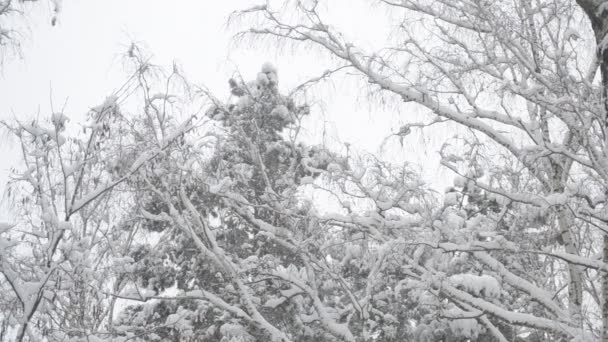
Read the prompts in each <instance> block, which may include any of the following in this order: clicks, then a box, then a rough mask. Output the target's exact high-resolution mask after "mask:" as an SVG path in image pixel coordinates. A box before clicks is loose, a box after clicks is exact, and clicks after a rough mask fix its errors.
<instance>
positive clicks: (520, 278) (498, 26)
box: [235, 0, 608, 340]
mask: <svg viewBox="0 0 608 342" xmlns="http://www.w3.org/2000/svg"><path fill="white" fill-rule="evenodd" d="M370 5H371V4H370ZM328 6H329V5H328V4H327V3H325V2H323V1H314V0H311V1H290V2H288V3H287V4H282V5H279V4H278V3H275V2H272V1H268V2H266V3H265V4H262V5H260V6H257V7H253V8H250V9H247V10H244V11H241V12H238V13H236V14H235V16H237V17H240V18H246V20H250V22H254V23H255V25H253V26H252V27H251V28H250V29H249V30H247V31H246V32H243V36H246V37H249V38H252V37H253V38H259V39H266V40H265V41H266V42H269V41H270V42H275V41H280V42H291V43H293V44H296V45H300V46H302V47H303V46H307V47H314V48H317V49H319V50H320V51H322V52H325V53H327V54H328V55H329V56H331V57H332V60H333V61H334V63H335V66H336V67H346V68H348V69H350V70H352V71H354V72H355V73H356V74H358V75H360V77H361V80H363V81H366V82H368V83H371V84H372V85H374V86H375V87H377V89H379V90H381V91H382V92H383V93H384V94H385V95H386V96H388V97H391V98H393V99H395V101H403V102H414V103H416V104H418V105H419V106H420V107H422V108H425V109H426V111H427V112H428V114H429V118H430V122H436V121H443V120H448V121H450V122H454V123H456V124H459V125H461V126H462V127H464V128H466V129H468V130H469V132H470V134H466V135H465V136H460V137H456V139H454V140H448V141H446V144H445V145H444V148H442V150H441V151H440V152H441V155H442V164H443V165H444V166H446V167H448V168H450V169H451V170H453V171H454V172H455V173H457V174H458V176H459V177H462V178H458V179H457V181H456V183H455V187H454V188H453V189H452V190H450V196H449V197H446V199H450V200H449V203H456V204H457V205H458V206H459V207H460V209H459V210H462V208H464V207H466V206H474V205H477V204H478V203H479V202H480V201H485V202H486V206H487V204H490V203H491V204H492V207H494V208H495V210H496V212H490V215H488V210H485V215H483V217H485V219H490V222H493V223H492V225H494V226H495V227H494V229H491V231H492V232H491V233H490V235H491V237H490V236H488V233H489V232H485V233H484V234H480V235H479V236H478V237H477V238H476V239H473V241H468V242H466V243H463V242H464V241H458V240H453V237H452V234H455V233H454V232H453V231H459V230H461V229H463V226H462V225H460V226H458V225H457V226H454V227H453V228H452V229H450V230H448V231H445V232H442V234H441V235H439V236H437V237H435V238H434V239H432V240H431V241H424V240H422V241H421V240H420V237H419V236H418V237H415V239H414V241H418V242H417V243H426V244H427V245H428V246H429V248H431V249H433V250H434V251H435V252H440V253H444V254H448V255H454V256H465V255H466V257H467V258H471V259H472V261H471V262H472V263H473V265H475V268H476V269H478V270H479V272H481V273H482V274H483V273H486V272H487V273H488V274H492V275H493V277H496V278H497V279H499V280H500V281H501V282H502V284H503V285H504V286H508V287H509V288H510V290H509V296H508V297H503V298H501V299H500V300H498V301H488V300H486V299H482V298H478V297H477V296H475V294H479V293H476V292H477V291H471V290H474V289H468V291H462V288H461V289H460V290H458V289H454V288H449V286H448V287H446V285H445V282H442V281H433V282H431V283H430V284H428V286H429V287H430V290H429V291H431V292H432V291H435V295H436V296H439V297H440V298H443V299H444V300H448V301H451V302H453V303H455V304H456V305H458V306H460V308H461V309H465V310H468V311H469V315H471V316H472V317H475V320H476V321H478V322H482V323H483V324H485V325H486V327H488V329H489V331H492V333H493V334H494V337H495V338H496V339H497V340H510V339H511V338H515V337H517V338H519V339H523V340H526V339H527V340H534V339H537V340H558V339H559V338H561V337H560V336H562V337H565V336H569V337H570V338H575V337H576V336H585V337H582V338H583V339H591V338H596V339H601V340H607V339H608V335H607V334H608V332H607V331H608V328H606V327H607V326H608V324H607V322H608V321H607V317H608V311H607V308H608V305H606V300H607V299H608V295H607V293H606V289H607V288H608V282H607V281H606V280H607V278H606V261H607V260H608V250H607V249H606V246H607V244H606V241H608V240H606V234H605V232H606V222H607V221H606V216H605V215H606V214H605V207H604V203H605V192H606V186H607V185H608V179H607V178H606V165H607V164H606V143H607V140H606V139H607V136H606V75H608V74H606V70H605V63H604V58H605V57H604V56H605V46H604V41H605V39H604V35H605V32H606V20H605V19H604V18H605V14H606V11H605V10H606V6H605V4H604V2H603V1H577V2H575V1H525V0H523V1H512V2H488V1H468V0H467V1H442V0H437V1H415V0H396V1H388V0H386V1H385V0H382V1H379V2H378V3H377V6H379V7H382V8H384V9H385V10H386V11H387V12H390V13H391V15H392V17H393V18H394V17H395V16H397V17H399V18H403V19H402V21H401V22H399V23H398V24H397V25H396V26H395V27H394V31H393V32H392V35H391V37H381V39H382V40H386V41H387V42H388V43H387V44H389V45H387V46H386V47H385V48H383V49H382V50H380V51H367V50H365V49H363V48H361V47H359V46H357V45H356V43H355V42H352V41H349V40H348V39H347V38H346V37H349V34H348V32H340V31H339V29H338V28H337V27H335V26H333V25H332V23H331V22H327V21H326V19H325V18H326V17H327V8H328ZM598 68H599V71H600V72H599V73H598ZM415 127H416V125H412V126H406V127H404V128H403V130H399V129H396V130H395V131H398V132H403V133H406V132H408V131H409V130H410V129H414V128H415ZM463 140H464V141H465V143H464V145H465V146H466V148H464V151H466V152H463V147H462V146H463V143H462V141H463ZM488 144H490V145H491V146H492V147H491V148H488V147H487V145H488ZM456 146H460V148H454V147H456ZM454 199H458V200H457V201H456V200H454ZM490 200H491V201H490ZM478 209H479V208H478ZM531 212H532V213H534V215H530V213H531ZM458 213H459V214H458V216H459V217H461V218H463V219H464V221H465V222H467V224H465V225H464V227H467V226H468V222H469V221H470V220H472V219H473V218H474V217H477V216H480V215H479V214H477V215H472V214H471V211H470V210H469V212H467V210H465V211H464V212H462V211H460V212H458ZM530 216H536V217H535V218H534V217H530ZM526 217H527V219H526ZM505 223H506V224H507V227H506V228H503V230H501V228H499V227H500V226H501V225H503V224H505ZM538 234H542V235H545V236H546V239H544V240H542V242H541V241H539V240H536V239H538ZM535 240H536V242H537V243H531V244H530V243H529V242H531V241H535ZM526 241H527V242H528V243H526ZM412 243H416V242H412ZM601 255H603V256H601ZM523 259H526V260H528V263H532V264H534V265H537V266H534V269H535V271H534V273H535V274H532V273H529V272H526V271H525V270H526V268H527V265H526V266H524V267H520V266H522V264H521V261H522V260H523ZM532 264H531V265H532ZM418 267H419V268H417V269H416V271H415V272H416V273H417V275H418V276H421V275H423V274H434V272H436V271H437V270H434V269H433V266H432V265H420V266H418ZM556 270H558V271H556ZM410 276H411V275H410ZM406 278H407V277H404V279H406ZM562 288H563V289H564V291H567V293H564V292H562ZM465 290H467V289H466V286H465ZM526 301H533V302H534V303H535V305H531V306H527V305H523V303H525V302H526ZM537 304H538V305H537ZM541 322H542V323H541ZM602 326H603V327H604V328H603V332H602ZM510 331H511V332H512V331H515V335H513V336H512V337H511V335H510V334H511V332H510Z"/></svg>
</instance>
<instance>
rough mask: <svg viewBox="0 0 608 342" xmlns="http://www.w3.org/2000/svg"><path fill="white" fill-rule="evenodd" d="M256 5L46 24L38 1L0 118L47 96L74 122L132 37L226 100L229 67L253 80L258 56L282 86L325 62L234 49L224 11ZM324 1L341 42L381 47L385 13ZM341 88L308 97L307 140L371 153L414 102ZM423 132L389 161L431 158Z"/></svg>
mask: <svg viewBox="0 0 608 342" xmlns="http://www.w3.org/2000/svg"><path fill="white" fill-rule="evenodd" d="M255 3H257V2H256V1H251V0H225V1H196V0H176V1H170V2H169V1H160V0H103V1H99V0H80V1H74V0H64V1H63V8H62V10H61V13H60V14H59V20H58V23H57V25H56V26H51V25H50V19H51V8H50V5H49V4H44V5H42V7H40V6H39V7H37V9H36V11H35V12H33V13H32V14H30V16H29V17H28V19H27V23H28V27H29V30H28V32H27V33H26V38H25V40H24V41H23V42H22V48H21V52H22V58H12V59H10V58H9V59H8V60H6V61H5V62H4V65H3V66H2V72H1V74H0V118H1V119H10V118H17V119H19V120H26V119H28V118H32V117H35V116H37V115H39V116H40V117H41V118H43V117H48V116H49V115H50V113H51V102H52V103H53V105H54V108H55V111H57V110H58V109H60V108H61V107H62V106H63V104H64V103H67V106H66V107H65V114H66V115H68V116H69V117H70V118H71V120H72V121H73V122H80V121H82V118H83V117H84V114H85V113H86V112H87V110H88V109H89V108H91V107H93V106H96V105H98V104H99V103H101V102H102V101H103V99H104V98H105V97H106V96H107V95H109V94H110V93H112V91H113V90H115V89H117V88H118V87H119V86H120V85H121V84H122V83H123V82H124V80H125V79H126V77H127V73H126V71H125V70H124V68H123V65H122V59H121V58H122V57H121V55H122V54H123V53H124V52H125V51H126V50H127V49H128V46H129V44H130V43H131V41H136V42H139V43H141V44H143V46H144V47H145V48H146V49H147V50H148V52H150V53H152V54H153V55H154V59H153V62H154V63H156V64H161V65H170V64H171V63H172V62H173V61H177V62H178V63H179V64H180V65H181V66H182V69H183V70H184V71H185V74H186V76H187V77H188V79H189V80H190V81H192V82H195V83H197V84H203V85H205V86H206V87H207V88H209V89H210V90H211V91H212V92H214V93H215V94H217V96H218V97H219V98H225V97H226V96H227V94H228V88H227V79H228V78H229V77H230V76H231V75H233V74H234V72H235V71H239V72H240V73H241V74H242V75H243V76H244V77H245V78H253V77H255V74H256V73H257V72H258V70H259V68H260V66H261V65H262V63H264V62H266V61H269V62H272V63H273V64H275V65H276V66H277V67H278V70H279V78H280V82H281V88H282V89H283V90H288V89H289V88H290V87H293V86H295V85H297V84H299V83H301V82H303V81H304V80H306V79H307V78H310V77H313V76H317V75H318V74H320V72H322V71H323V70H325V69H326V68H327V67H328V64H327V63H325V60H324V59H323V58H322V56H319V55H318V54H314V53H313V52H307V53H303V51H300V52H298V53H295V54H294V53H292V52H291V50H289V51H280V50H275V49H272V48H271V47H270V46H267V45H266V46H256V45H255V44H249V45H248V46H239V45H236V44H235V43H234V41H233V40H232V39H231V37H232V34H233V33H234V32H235V30H228V29H227V28H226V21H227V17H228V15H229V13H230V12H231V11H233V10H236V9H243V8H246V7H248V6H251V5H253V4H255ZM332 6H335V8H332V9H330V10H331V12H332V13H334V14H335V15H332V17H331V18H329V19H330V20H331V21H332V23H334V24H335V25H337V26H339V27H340V28H343V30H344V31H347V32H350V35H351V36H350V37H349V38H351V39H352V40H355V41H357V42H358V43H359V44H361V45H363V46H366V47H370V48H377V47H379V46H374V45H377V44H381V40H378V39H377V38H378V37H381V36H386V34H387V32H388V29H389V23H387V22H386V17H385V16H384V14H386V13H382V12H379V13H378V14H380V15H377V16H374V15H372V14H373V10H372V12H370V8H369V7H367V5H359V2H358V1H351V0H334V1H332ZM338 9H339V10H338ZM361 22H365V23H366V25H361ZM304 52H306V51H304ZM345 85H348V83H347V81H340V80H337V81H336V83H334V90H333V91H332V92H331V93H317V94H318V95H319V99H318V100H320V101H321V103H323V104H324V105H323V106H317V107H316V111H315V113H314V115H313V117H312V118H313V121H311V122H309V123H308V127H307V129H308V131H309V132H310V133H311V135H312V136H314V135H315V133H318V131H319V130H321V129H322V128H323V127H325V128H326V129H327V132H328V136H331V137H333V141H334V142H335V141H340V142H349V143H351V144H353V145H354V146H356V147H358V148H361V149H365V150H368V151H371V152H373V151H375V150H376V149H377V148H378V147H379V144H380V142H381V141H382V139H383V138H384V137H385V136H387V135H389V134H390V133H391V132H395V131H397V130H398V128H399V126H400V125H401V124H403V123H404V122H405V120H406V119H407V116H410V117H411V116H412V115H413V114H414V111H413V108H411V107H406V106H398V109H399V110H395V108H391V110H388V109H385V110H379V109H378V108H377V106H370V105H367V104H366V101H365V98H364V97H363V96H361V95H362V94H363V91H361V90H357V88H356V87H348V86H345ZM359 87H361V84H359ZM325 90H327V88H326V89H325ZM357 95H359V96H357ZM317 136H318V135H317ZM431 138H432V137H429V136H428V135H423V136H420V135H417V136H416V135H414V136H413V137H411V138H409V139H410V140H409V141H408V142H407V144H406V146H405V148H404V149H403V150H402V151H396V152H395V153H396V155H394V156H391V158H394V159H395V160H397V161H399V160H403V159H408V160H412V161H414V162H420V161H423V160H428V156H426V155H425V154H426V153H427V152H428V153H430V154H431V155H430V157H433V158H434V157H435V155H436V153H435V152H433V149H432V148H429V146H431V145H433V144H429V141H428V139H431ZM425 139H426V140H425ZM5 142H6V140H5V139H4V140H3V141H2V143H3V145H2V146H1V147H0V160H1V161H0V191H3V189H4V184H5V182H6V181H7V180H8V175H9V168H10V167H12V166H14V165H17V164H16V163H17V162H18V157H19V156H18V154H17V151H16V145H15V144H12V145H11V144H8V145H5V144H4V143H5ZM423 145H426V146H427V148H423ZM433 158H431V159H433ZM435 160H436V158H435ZM426 166H427V168H426V169H427V170H433V171H429V172H431V174H427V175H426V177H425V178H427V179H431V178H437V177H442V173H440V172H439V171H437V168H436V167H435V166H433V165H430V166H431V167H429V165H426ZM427 173H428V172H427ZM0 216H2V215H0ZM0 218H1V217H0Z"/></svg>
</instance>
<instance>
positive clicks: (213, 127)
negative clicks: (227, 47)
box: [0, 0, 608, 342]
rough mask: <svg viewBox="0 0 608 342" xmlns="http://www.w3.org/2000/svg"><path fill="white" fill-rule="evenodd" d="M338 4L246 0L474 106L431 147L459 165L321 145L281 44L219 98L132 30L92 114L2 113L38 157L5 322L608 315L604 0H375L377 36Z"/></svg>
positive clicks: (240, 323) (516, 329) (163, 325)
mask: <svg viewBox="0 0 608 342" xmlns="http://www.w3.org/2000/svg"><path fill="white" fill-rule="evenodd" d="M327 6H328V4H327V3H324V2H322V1H315V0H310V1H295V0H294V1H281V2H280V4H275V3H274V2H272V1H269V2H267V3H266V4H265V5H262V6H257V7H254V8H250V9H248V10H245V11H242V12H237V13H235V16H236V17H240V18H243V19H244V20H251V21H253V22H254V23H255V26H254V27H252V28H251V29H249V30H247V31H246V32H243V34H242V37H244V38H247V39H252V38H253V39H256V38H262V39H263V38H271V39H273V40H275V39H278V40H279V41H280V42H284V41H286V42H292V43H294V44H295V45H296V46H300V45H302V46H306V47H311V46H313V47H316V48H317V49H319V50H320V51H322V52H325V53H327V54H328V55H330V56H331V57H332V58H331V59H330V60H331V61H333V62H334V63H335V65H333V66H331V68H333V69H328V70H335V71H342V70H350V71H351V72H353V73H355V75H357V76H358V77H359V78H360V79H361V81H363V82H366V83H368V84H372V85H373V87H375V88H377V89H380V90H381V91H382V92H383V93H385V94H387V96H389V97H392V98H394V99H397V100H398V101H405V102H414V103H416V104H418V105H419V106H420V107H421V108H424V109H426V111H427V114H428V115H429V118H430V121H429V122H431V123H432V125H434V126H435V125H437V126H439V125H444V124H446V122H450V123H452V124H454V123H455V124H456V125H458V126H459V127H464V128H465V130H457V133H456V134H454V135H453V136H451V137H447V138H446V139H445V141H444V144H443V145H442V147H441V149H440V150H439V151H438V152H439V154H440V156H441V165H442V166H443V167H445V168H447V169H448V170H450V171H451V172H452V173H453V176H454V179H453V184H452V185H451V186H450V187H449V188H448V189H446V191H445V192H444V193H441V194H437V193H436V192H434V191H432V190H431V189H430V188H429V187H428V186H427V185H426V184H424V182H422V181H421V179H422V177H421V176H420V175H419V174H418V173H417V172H416V171H415V167H413V166H412V165H408V164H404V165H397V164H396V163H394V162H391V161H385V160H381V159H379V158H378V157H377V156H374V155H369V154H366V153H363V152H358V151H355V150H354V148H353V149H351V150H349V153H348V154H346V155H341V154H340V153H338V152H337V151H333V150H331V149H329V148H327V147H325V146H314V145H313V146H310V145H309V144H307V142H305V141H303V139H302V138H301V136H300V132H301V129H302V128H303V127H302V120H303V118H304V117H306V116H308V115H314V111H313V113H311V108H310V107H309V106H308V105H307V104H305V103H304V104H299V99H298V98H297V97H296V96H295V95H293V94H294V93H292V94H291V95H289V96H286V95H283V94H282V93H281V92H280V91H279V78H278V71H277V69H276V68H275V67H274V66H272V65H271V64H265V65H263V66H262V68H261V71H260V72H259V73H258V75H257V77H256V78H255V80H253V81H251V82H244V81H243V80H241V79H239V78H234V79H230V80H229V82H228V85H229V90H230V94H231V95H230V97H229V99H228V100H226V101H220V100H218V99H216V98H215V97H213V96H212V95H211V94H209V93H208V92H207V91H205V90H204V89H201V88H196V87H194V86H193V85H191V84H189V83H187V82H186V81H185V80H184V79H183V78H182V77H181V76H180V74H179V72H178V70H177V68H174V70H173V73H171V74H170V75H167V76H166V77H165V78H156V79H154V78H153V77H152V75H153V74H156V75H158V74H160V73H159V72H158V71H157V70H156V69H155V67H154V66H152V65H151V64H149V63H148V62H145V61H147V59H145V58H142V57H140V56H139V55H138V53H139V51H138V50H137V49H136V48H133V49H132V50H131V56H132V57H133V58H134V59H135V61H136V62H137V65H136V68H135V69H136V71H135V73H134V74H133V75H132V77H131V78H129V80H128V81H127V82H126V83H125V85H124V86H123V87H121V88H120V89H119V90H118V91H117V92H116V93H114V94H112V95H111V96H109V97H108V98H107V99H106V100H105V101H104V102H103V103H102V105H100V106H98V107H95V108H93V109H92V110H91V111H90V113H89V116H88V117H89V122H87V123H86V124H85V125H83V126H82V130H83V133H72V131H71V130H70V129H71V128H70V127H73V126H72V124H73V123H70V122H69V121H68V120H67V117H66V116H65V115H64V113H54V114H52V115H51V117H50V120H48V121H47V122H37V121H33V122H31V123H26V122H16V123H5V126H6V128H7V129H8V130H9V131H10V132H12V133H13V134H14V135H15V137H16V138H17V139H18V141H19V142H20V144H21V148H22V152H23V161H24V164H25V166H24V168H23V169H22V170H16V171H15V179H14V182H13V184H12V186H11V187H10V189H9V192H10V193H9V194H8V195H9V196H8V198H10V199H11V200H12V201H13V202H14V203H15V208H16V210H18V212H19V214H20V216H19V219H18V220H17V221H16V222H14V223H11V224H2V225H1V226H0V274H1V275H2V277H1V278H0V287H1V289H2V291H3V293H7V295H6V296H4V297H2V298H0V317H2V318H3V320H2V322H3V323H2V325H1V326H0V339H8V340H12V339H17V340H19V341H38V340H49V341H60V340H61V341H65V340H70V341H84V340H87V341H106V340H107V341H130V340H133V341H167V340H174V341H231V342H232V341H387V342H388V341H404V340H405V341H421V342H423V341H424V342H426V341H522V342H523V341H526V342H534V341H565V340H569V341H592V340H606V338H608V329H607V328H606V326H608V301H607V298H608V238H607V237H606V232H608V215H607V213H606V194H607V193H608V171H607V170H608V149H607V146H608V132H607V131H606V117H607V114H606V108H608V107H607V106H606V103H607V102H606V87H605V84H606V79H605V78H603V77H604V71H605V70H608V67H606V66H605V62H604V59H603V58H604V52H605V50H606V49H605V47H604V42H605V39H604V37H603V34H605V32H603V31H604V28H603V27H604V26H603V21H602V20H603V19H602V18H603V16H604V12H605V6H604V5H598V4H596V3H595V1H578V3H577V2H574V1H567V0H559V1H543V0H539V1H528V0H521V1H519V0H518V1H512V2H497V3H494V2H489V1H477V0H462V1H447V0H445V1H444V0H435V1H422V0H420V1H417V0H394V1H392V0H391V1H388V0H386V1H380V4H379V6H382V7H384V8H386V9H388V10H390V12H391V13H398V14H399V16H400V18H403V21H402V22H401V23H400V24H399V25H398V27H396V32H393V34H392V36H391V38H387V39H386V41H387V42H388V43H387V44H390V46H387V47H386V48H385V49H382V50H381V51H365V50H364V49H363V48H359V47H357V45H356V42H350V41H348V40H347V39H346V38H345V37H347V36H348V35H347V34H345V33H342V32H340V31H339V28H337V27H335V26H333V25H331V23H328V22H326V21H325V19H324V18H326V17H327V16H328V13H326V12H327V11H326V10H327V8H328V7H327ZM581 6H582V7H581ZM592 7H593V8H594V10H593V11H591V10H590V8H592ZM598 11H599V12H598ZM586 19H591V23H592V25H591V27H585V26H584V25H582V24H581V22H584V23H586V22H585V21H583V20H586ZM251 21H250V22H251ZM382 38H384V37H382ZM600 38H601V39H600ZM594 47H595V48H596V50H595V51H594V50H593V48H594ZM598 70H599V71H600V72H598ZM331 74H333V72H328V73H326V74H324V75H323V76H322V77H320V78H317V79H316V80H320V79H322V78H325V77H329V76H330V75H331ZM606 75H608V74H606ZM307 86H310V84H307ZM377 89H374V91H375V90H377ZM133 94H138V95H133ZM127 100H128V101H127ZM133 101H135V102H138V105H136V106H135V107H137V108H131V107H132V106H129V105H130V104H132V102H133ZM201 103H202V106H201ZM201 107H202V108H203V109H193V108H201ZM186 113H188V114H186ZM178 118H179V119H178ZM180 119H181V120H183V121H181V122H180V121H179V120H180ZM430 125H431V124H415V123H410V124H407V125H405V126H403V127H402V128H401V129H399V130H398V132H399V133H397V134H395V136H397V137H398V139H399V140H400V142H401V146H403V142H404V141H407V139H410V136H411V135H412V131H413V130H417V129H418V128H420V129H428V130H431V129H433V128H430V127H427V126H430Z"/></svg>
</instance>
